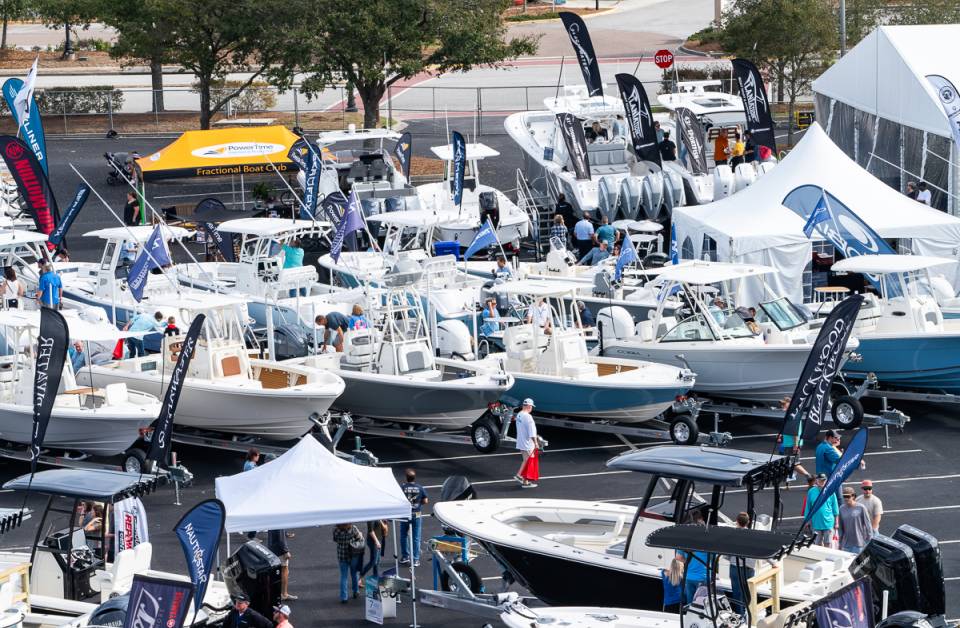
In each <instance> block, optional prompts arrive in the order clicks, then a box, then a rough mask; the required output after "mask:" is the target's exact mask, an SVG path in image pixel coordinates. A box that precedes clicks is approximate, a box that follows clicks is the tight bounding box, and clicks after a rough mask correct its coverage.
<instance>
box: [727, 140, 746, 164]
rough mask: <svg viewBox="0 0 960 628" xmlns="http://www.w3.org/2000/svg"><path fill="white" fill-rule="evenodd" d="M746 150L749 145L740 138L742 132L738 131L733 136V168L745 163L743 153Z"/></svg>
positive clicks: (731, 150)
mask: <svg viewBox="0 0 960 628" xmlns="http://www.w3.org/2000/svg"><path fill="white" fill-rule="evenodd" d="M746 150H747V147H746V146H745V145H744V143H743V140H742V139H740V132H739V131H737V132H736V133H735V134H734V136H733V146H731V147H730V167H731V168H736V167H737V166H739V165H740V164H742V163H743V154H744V153H745V152H746Z"/></svg>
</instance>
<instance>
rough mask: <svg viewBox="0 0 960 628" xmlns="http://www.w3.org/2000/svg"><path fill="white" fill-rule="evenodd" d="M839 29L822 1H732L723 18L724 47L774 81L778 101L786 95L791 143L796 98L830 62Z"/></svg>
mask: <svg viewBox="0 0 960 628" xmlns="http://www.w3.org/2000/svg"><path fill="white" fill-rule="evenodd" d="M838 30H839V29H838V28H837V26H836V21H835V20H834V19H833V15H832V12H831V8H830V6H829V4H828V3H827V2H825V0H734V3H733V4H732V6H731V7H730V9H729V10H728V11H727V12H726V13H725V14H724V16H723V23H722V31H721V34H720V41H721V42H722V44H723V48H724V50H725V51H726V52H728V53H730V54H733V55H735V56H738V57H743V58H746V59H750V60H752V61H753V62H754V63H756V64H757V66H758V67H760V68H761V69H762V70H765V71H766V72H767V74H768V75H769V77H770V78H771V79H772V80H774V81H776V84H777V95H778V97H779V99H780V100H781V101H782V100H783V96H784V94H786V96H787V99H788V106H787V115H788V120H787V141H788V142H789V143H791V144H792V143H793V130H794V125H793V114H794V110H795V109H796V102H797V97H798V96H800V95H801V94H804V93H806V92H808V91H809V89H810V84H811V83H812V82H813V79H815V78H816V77H818V76H820V74H822V73H823V71H824V70H825V69H826V67H827V66H828V65H829V63H830V61H831V60H832V57H833V53H834V51H835V50H836V48H837V47H838V36H839V35H838Z"/></svg>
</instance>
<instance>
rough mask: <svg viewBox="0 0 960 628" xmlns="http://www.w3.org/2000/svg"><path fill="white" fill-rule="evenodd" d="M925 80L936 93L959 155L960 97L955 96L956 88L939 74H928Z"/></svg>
mask: <svg viewBox="0 0 960 628" xmlns="http://www.w3.org/2000/svg"><path fill="white" fill-rule="evenodd" d="M927 80H928V81H930V84H931V85H933V89H934V90H936V92H937V98H938V99H939V100H940V106H941V107H943V113H944V114H945V115H946V116H947V122H948V123H949V124H950V132H951V133H953V143H954V144H956V145H957V152H956V154H958V155H960V96H958V95H957V88H956V87H954V86H953V83H952V82H950V79H948V78H946V77H944V76H940V75H939V74H928V75H927Z"/></svg>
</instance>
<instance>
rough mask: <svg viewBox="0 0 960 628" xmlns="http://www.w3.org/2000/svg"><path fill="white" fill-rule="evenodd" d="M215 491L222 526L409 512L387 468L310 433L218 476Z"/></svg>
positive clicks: (313, 522)
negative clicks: (347, 456)
mask: <svg viewBox="0 0 960 628" xmlns="http://www.w3.org/2000/svg"><path fill="white" fill-rule="evenodd" d="M216 493H217V498H218V499H219V500H220V501H222V502H223V504H224V506H226V510H227V520H226V524H225V526H224V527H225V528H226V530H227V532H242V531H244V530H275V529H278V528H283V529H290V528H304V527H312V526H321V525H334V524H337V523H352V522H357V521H371V520H374V519H409V518H410V502H409V501H407V498H406V497H405V496H404V494H403V491H401V490H400V485H399V484H397V481H396V479H394V477H393V473H392V472H391V471H390V469H389V468H381V467H364V466H360V465H356V464H353V463H352V462H348V461H346V460H341V459H340V458H337V456H336V455H334V454H332V453H331V452H330V451H328V450H327V448H326V447H324V446H323V445H321V444H320V443H319V442H318V441H317V439H316V438H314V437H313V436H310V435H307V436H304V437H303V438H302V439H300V442H299V443H297V444H296V445H295V446H294V447H292V448H290V449H289V450H288V451H287V452H286V453H284V454H283V455H282V456H280V457H278V458H276V459H275V460H271V461H270V462H268V463H266V464H263V465H261V466H259V467H257V468H256V469H253V470H251V471H245V472H243V473H238V474H236V475H231V476H227V477H220V478H217V480H216Z"/></svg>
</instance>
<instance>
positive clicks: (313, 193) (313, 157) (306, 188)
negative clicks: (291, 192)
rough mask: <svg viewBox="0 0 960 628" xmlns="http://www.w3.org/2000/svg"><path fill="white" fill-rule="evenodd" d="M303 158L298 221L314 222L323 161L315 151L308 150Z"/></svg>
mask: <svg viewBox="0 0 960 628" xmlns="http://www.w3.org/2000/svg"><path fill="white" fill-rule="evenodd" d="M308 151H309V152H307V154H306V155H305V156H304V162H305V166H306V168H305V169H304V171H303V202H302V203H301V204H300V219H301V220H314V219H315V216H316V215H317V195H318V194H319V193H320V170H321V169H322V168H323V160H322V159H320V155H319V154H318V153H317V152H316V151H312V150H309V149H308Z"/></svg>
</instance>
